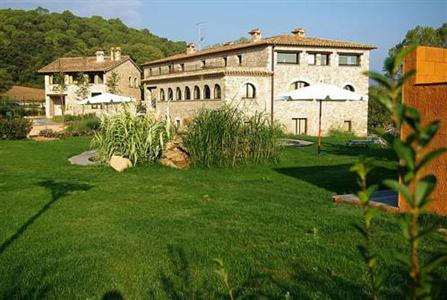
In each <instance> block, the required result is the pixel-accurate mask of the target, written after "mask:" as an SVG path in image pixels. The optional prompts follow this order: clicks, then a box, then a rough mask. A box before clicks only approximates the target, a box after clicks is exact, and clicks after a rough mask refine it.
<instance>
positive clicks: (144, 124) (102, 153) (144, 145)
mask: <svg viewBox="0 0 447 300" xmlns="http://www.w3.org/2000/svg"><path fill="white" fill-rule="evenodd" d="M167 125H168V124H167V123H165V122H160V121H155V120H154V119H152V118H151V117H149V116H145V117H137V116H134V115H133V114H132V113H131V112H130V111H128V110H126V111H124V112H122V113H119V114H116V115H112V116H102V117H101V123H100V126H99V129H98V131H96V132H95V136H94V138H93V140H92V147H95V148H97V149H98V154H99V157H100V159H101V160H102V161H108V160H110V158H111V157H112V155H121V156H124V157H127V158H129V159H130V160H131V161H132V164H134V165H135V164H137V163H151V162H154V161H155V160H156V159H157V158H158V157H159V156H160V154H161V151H162V149H163V146H164V144H165V142H166V141H167V140H168V139H169V138H170V136H171V132H170V130H169V128H170V126H167Z"/></svg>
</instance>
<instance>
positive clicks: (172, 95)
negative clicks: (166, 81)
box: [168, 88, 174, 101]
mask: <svg viewBox="0 0 447 300" xmlns="http://www.w3.org/2000/svg"><path fill="white" fill-rule="evenodd" d="M173 99H174V93H173V92H172V89H171V88H168V101H171V100H173Z"/></svg>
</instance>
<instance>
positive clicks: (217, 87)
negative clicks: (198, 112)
mask: <svg viewBox="0 0 447 300" xmlns="http://www.w3.org/2000/svg"><path fill="white" fill-rule="evenodd" d="M221 97H222V91H221V89H220V85H218V84H216V85H215V86H214V99H220V98H221Z"/></svg>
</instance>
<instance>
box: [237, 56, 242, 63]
mask: <svg viewBox="0 0 447 300" xmlns="http://www.w3.org/2000/svg"><path fill="white" fill-rule="evenodd" d="M237 61H238V64H239V66H241V65H242V55H238V56H237Z"/></svg>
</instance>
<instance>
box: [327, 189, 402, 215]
mask: <svg viewBox="0 0 447 300" xmlns="http://www.w3.org/2000/svg"><path fill="white" fill-rule="evenodd" d="M398 197H399V195H398V194H397V193H396V192H395V191H392V190H382V191H377V192H375V193H374V194H373V196H372V199H371V202H370V206H372V207H378V208H380V209H383V210H386V211H393V212H394V211H399V207H398V206H399V204H398ZM332 201H334V202H335V203H348V204H354V205H360V202H359V201H360V200H359V198H358V197H357V195H354V194H346V195H335V196H333V197H332Z"/></svg>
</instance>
